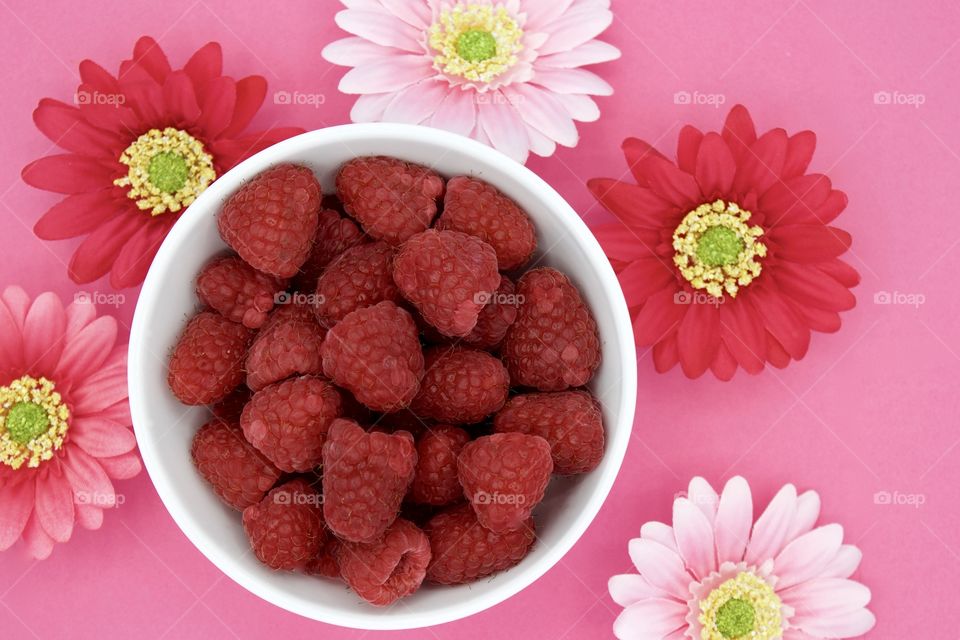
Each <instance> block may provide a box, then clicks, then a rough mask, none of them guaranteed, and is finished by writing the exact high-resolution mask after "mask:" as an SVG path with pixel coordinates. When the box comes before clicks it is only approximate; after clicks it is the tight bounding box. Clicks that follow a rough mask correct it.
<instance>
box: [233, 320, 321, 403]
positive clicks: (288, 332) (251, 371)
mask: <svg viewBox="0 0 960 640" xmlns="http://www.w3.org/2000/svg"><path fill="white" fill-rule="evenodd" d="M324 333H325V332H324V330H323V329H322V328H321V327H320V325H318V324H317V323H316V321H315V320H314V319H313V317H309V318H307V319H303V318H302V317H299V316H297V315H294V314H290V317H289V319H281V320H279V321H276V322H271V323H270V326H269V327H267V328H266V329H261V330H260V332H259V333H258V334H257V336H256V337H255V338H254V339H253V343H252V344H251V345H250V351H249V352H248V353H247V386H248V387H250V388H251V389H253V390H254V391H259V390H260V389H263V388H264V387H265V386H267V385H268V384H272V383H274V382H278V381H280V380H284V379H286V378H289V377H290V376H293V375H297V374H299V375H314V374H321V373H323V362H322V361H321V360H320V347H321V345H323V336H324Z"/></svg>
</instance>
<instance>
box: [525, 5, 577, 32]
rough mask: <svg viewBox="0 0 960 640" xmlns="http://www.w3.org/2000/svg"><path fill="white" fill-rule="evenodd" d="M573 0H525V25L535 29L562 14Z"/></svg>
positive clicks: (537, 29) (539, 28)
mask: <svg viewBox="0 0 960 640" xmlns="http://www.w3.org/2000/svg"><path fill="white" fill-rule="evenodd" d="M573 1H574V0H527V2H526V4H525V6H524V7H523V9H524V12H525V13H526V14H527V23H526V25H525V26H527V27H529V28H530V29H533V30H535V31H540V30H541V29H542V27H543V26H544V25H546V24H549V23H551V22H553V21H554V20H556V19H557V18H559V17H560V16H562V15H563V13H564V12H565V11H566V10H567V9H569V8H570V5H571V4H573Z"/></svg>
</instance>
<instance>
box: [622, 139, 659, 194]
mask: <svg viewBox="0 0 960 640" xmlns="http://www.w3.org/2000/svg"><path fill="white" fill-rule="evenodd" d="M622 148H623V155H624V157H626V159H627V165H628V166H629V167H630V171H631V173H633V178H634V180H636V181H637V184H638V185H640V186H641V187H648V186H650V180H649V176H648V175H647V173H646V168H647V161H648V160H650V159H651V158H662V159H663V160H666V159H667V158H666V157H665V156H664V155H663V154H662V153H660V152H659V151H657V150H656V149H655V148H653V146H652V145H651V144H650V143H649V142H646V141H644V140H640V139H639V138H627V139H626V140H624V141H623V145H622ZM668 162H669V161H668Z"/></svg>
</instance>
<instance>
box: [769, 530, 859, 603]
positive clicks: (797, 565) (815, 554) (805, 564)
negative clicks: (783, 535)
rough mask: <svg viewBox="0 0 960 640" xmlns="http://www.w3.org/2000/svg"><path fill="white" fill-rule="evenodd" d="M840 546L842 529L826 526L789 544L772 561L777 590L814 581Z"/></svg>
mask: <svg viewBox="0 0 960 640" xmlns="http://www.w3.org/2000/svg"><path fill="white" fill-rule="evenodd" d="M842 543H843V527H841V526H840V525H839V524H828V525H826V526H823V527H820V528H818V529H814V530H813V531H810V532H809V533H805V534H803V535H802V536H800V537H799V538H797V539H795V540H793V541H792V542H790V543H789V544H787V546H786V547H784V549H783V551H781V552H780V554H779V555H778V556H777V557H776V559H774V562H773V567H774V571H775V572H776V574H777V578H778V581H777V589H778V590H779V589H785V588H787V587H791V586H793V585H795V584H800V583H801V582H805V581H807V580H810V579H811V578H814V577H816V576H817V575H819V574H820V572H821V571H823V569H824V568H826V566H827V565H828V564H829V563H830V561H831V560H833V559H834V558H835V557H836V555H837V552H838V551H839V550H840V545H841V544H842Z"/></svg>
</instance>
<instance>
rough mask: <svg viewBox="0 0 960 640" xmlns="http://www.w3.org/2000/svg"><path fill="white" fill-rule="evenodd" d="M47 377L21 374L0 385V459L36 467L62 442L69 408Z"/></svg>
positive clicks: (16, 467)
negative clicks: (19, 376) (4, 384)
mask: <svg viewBox="0 0 960 640" xmlns="http://www.w3.org/2000/svg"><path fill="white" fill-rule="evenodd" d="M54 389H55V387H54V384H53V383H52V382H50V381H49V380H47V379H46V378H34V377H32V376H23V377H22V378H18V379H16V380H14V381H13V382H11V383H10V384H8V385H6V386H0V462H2V463H3V464H5V465H7V466H9V467H12V468H14V469H19V468H20V467H21V466H23V463H24V462H26V463H27V466H28V467H38V466H40V463H41V462H43V461H44V460H49V459H50V458H52V457H53V453H54V452H55V451H56V450H57V449H59V448H60V447H62V446H63V441H64V437H65V436H66V434H67V429H68V428H69V420H70V410H69V409H68V408H67V406H66V405H65V404H63V400H62V399H61V398H60V394H59V393H57V392H56V391H55V390H54Z"/></svg>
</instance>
